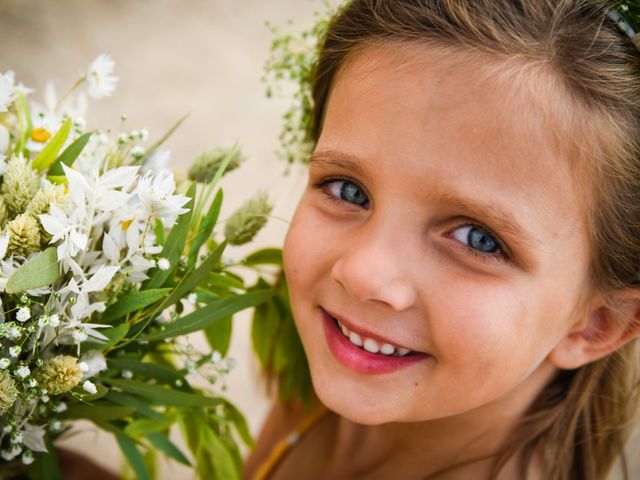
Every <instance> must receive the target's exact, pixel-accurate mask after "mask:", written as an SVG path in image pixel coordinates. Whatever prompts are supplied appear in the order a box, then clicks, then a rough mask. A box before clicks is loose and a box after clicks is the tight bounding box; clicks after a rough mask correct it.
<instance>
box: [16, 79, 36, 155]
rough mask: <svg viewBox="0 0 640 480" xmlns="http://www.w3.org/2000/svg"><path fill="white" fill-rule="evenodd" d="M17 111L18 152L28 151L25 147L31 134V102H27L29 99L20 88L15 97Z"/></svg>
mask: <svg viewBox="0 0 640 480" xmlns="http://www.w3.org/2000/svg"><path fill="white" fill-rule="evenodd" d="M15 106H16V112H17V114H18V128H19V132H20V135H19V136H18V141H17V142H16V148H15V152H16V153H23V152H24V153H26V152H25V147H26V146H27V141H28V140H29V137H30V136H31V130H32V128H33V127H32V125H31V112H30V111H29V104H28V103H27V99H26V98H24V94H23V93H22V92H21V91H20V90H18V91H17V92H16V99H15Z"/></svg>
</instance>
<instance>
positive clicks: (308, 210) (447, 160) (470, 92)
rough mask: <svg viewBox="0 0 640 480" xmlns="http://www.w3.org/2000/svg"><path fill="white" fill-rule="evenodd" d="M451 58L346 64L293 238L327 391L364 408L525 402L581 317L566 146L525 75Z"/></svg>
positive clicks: (446, 410) (296, 292) (501, 408)
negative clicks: (482, 72)
mask: <svg viewBox="0 0 640 480" xmlns="http://www.w3.org/2000/svg"><path fill="white" fill-rule="evenodd" d="M443 59H444V57H443V56H442V55H441V54H440V52H438V51H436V50H434V49H433V48H431V47H426V46H413V45H408V46H405V47H402V48H399V47H398V46H396V47H395V48H394V47H391V46H390V47H384V48H382V47H376V48H373V47H369V48H368V49H364V50H363V51H361V52H360V53H358V54H357V55H355V56H354V57H352V58H351V59H350V61H349V62H347V63H346V64H345V65H344V66H343V68H342V70H341V71H340V72H339V74H338V76H337V78H336V79H335V82H334V85H333V88H332V91H331V95H330V98H329V101H328V105H327V109H326V114H325V119H324V126H323V129H322V135H321V137H320V139H319V142H318V145H317V148H316V151H315V153H314V154H313V156H312V159H311V162H310V165H309V183H308V186H307V189H306V191H305V193H304V195H303V197H302V199H301V201H300V204H299V206H298V209H297V211H296V214H295V216H294V219H293V221H292V223H291V227H290V229H289V232H288V235H287V239H286V242H285V271H286V275H287V279H288V282H289V288H290V296H291V303H292V308H293V313H294V316H295V319H296V323H297V326H298V329H299V332H300V336H301V338H302V342H303V344H304V347H305V350H306V352H307V355H308V357H309V363H310V368H311V373H312V377H313V383H314V387H315V389H316V392H317V394H318V395H319V397H320V399H321V400H322V401H323V402H324V403H325V404H326V405H327V406H328V407H329V408H331V409H333V410H335V411H336V412H338V413H340V414H341V415H343V416H345V417H347V418H350V419H352V420H354V421H357V422H360V423H365V424H379V423H386V422H391V421H421V420H429V419H435V418H442V417H447V416H451V415H456V414H461V413H463V412H481V413H482V416H483V417H484V416H485V414H486V413H488V412H489V411H493V412H494V413H496V414H500V415H507V416H508V415H509V414H510V413H511V412H521V411H522V409H524V408H526V406H527V404H528V403H529V402H530V401H531V400H532V399H533V398H534V397H535V395H536V394H537V392H538V391H539V390H540V389H541V388H542V387H543V385H544V384H545V383H546V382H547V381H548V380H549V379H550V377H551V376H552V375H553V373H554V372H555V367H554V365H553V361H552V359H551V358H550V357H553V355H551V356H550V353H551V352H552V351H553V350H554V347H555V346H556V345H557V344H558V342H559V341H560V340H561V339H562V338H564V337H565V336H567V335H568V334H570V332H572V331H573V330H575V329H576V326H577V324H578V323H579V322H580V321H581V320H582V319H583V318H584V317H585V312H584V311H583V310H584V309H583V308H582V307H580V306H581V305H583V302H582V299H583V297H582V293H583V292H584V291H585V288H586V285H587V283H588V282H587V272H588V263H589V245H588V236H587V229H586V222H585V218H586V212H585V207H584V202H583V199H582V198H581V196H580V194H579V189H578V188H576V186H575V185H574V184H575V180H574V175H573V174H572V171H571V169H570V162H569V161H568V159H566V158H561V157H560V156H559V154H558V153H556V150H555V149H554V144H553V141H552V138H551V135H550V132H549V127H548V126H547V124H545V123H544V122H543V119H542V116H541V114H540V113H539V112H538V110H537V109H536V107H535V104H536V103H535V102H534V101H533V100H532V96H531V95H529V94H528V92H527V91H525V90H524V89H522V90H521V91H516V90H515V88H516V86H514V85H513V84H507V83H506V82H502V83H499V82H495V81H490V80H484V81H480V80H479V76H478V75H476V74H475V73H476V71H475V70H474V68H469V67H468V66H467V67H463V66H460V65H457V66H455V65H453V64H452V62H450V61H449V62H447V61H446V59H444V60H443ZM481 66H482V65H481ZM486 66H488V64H487V65H486ZM484 78H487V77H484ZM507 99H508V100H507ZM338 320H339V321H340V323H338ZM340 324H341V325H340ZM347 337H349V338H347ZM357 344H362V347H360V346H358V345H357ZM365 349H366V350H365ZM367 350H368V351H367ZM407 350H409V351H410V353H408V354H406V352H407ZM376 351H378V353H370V352H376ZM405 354H406V355H405ZM491 409H492V410H491ZM494 417H495V416H494Z"/></svg>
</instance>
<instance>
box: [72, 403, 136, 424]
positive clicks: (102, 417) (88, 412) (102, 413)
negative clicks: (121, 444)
mask: <svg viewBox="0 0 640 480" xmlns="http://www.w3.org/2000/svg"><path fill="white" fill-rule="evenodd" d="M135 412H136V411H135V409H133V408H131V407H122V406H101V405H87V404H84V403H79V404H77V405H73V406H71V407H69V408H68V410H66V411H65V412H64V413H62V414H61V416H62V418H74V419H76V418H80V419H87V420H92V421H102V422H104V421H107V420H118V419H121V418H124V417H128V416H130V415H133V414H134V413H135Z"/></svg>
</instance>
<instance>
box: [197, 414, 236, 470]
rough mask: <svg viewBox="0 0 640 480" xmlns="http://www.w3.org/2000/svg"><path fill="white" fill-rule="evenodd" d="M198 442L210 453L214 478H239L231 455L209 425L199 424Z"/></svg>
mask: <svg viewBox="0 0 640 480" xmlns="http://www.w3.org/2000/svg"><path fill="white" fill-rule="evenodd" d="M200 444H201V445H202V446H203V447H204V448H205V449H206V450H207V451H208V452H209V453H210V454H211V461H212V463H213V468H214V470H215V473H216V478H224V479H225V480H232V479H238V480H240V478H241V477H240V472H239V471H238V469H237V467H236V463H235V461H234V458H233V455H232V454H231V452H229V449H228V448H227V446H226V445H225V444H224V443H223V442H222V440H220V437H218V435H216V433H215V432H214V431H213V429H212V428H211V427H209V425H207V424H206V423H203V424H201V426H200Z"/></svg>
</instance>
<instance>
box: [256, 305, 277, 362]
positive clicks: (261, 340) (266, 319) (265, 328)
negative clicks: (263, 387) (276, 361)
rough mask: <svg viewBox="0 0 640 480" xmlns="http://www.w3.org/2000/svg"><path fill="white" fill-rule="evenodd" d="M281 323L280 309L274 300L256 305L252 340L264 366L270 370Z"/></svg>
mask: <svg viewBox="0 0 640 480" xmlns="http://www.w3.org/2000/svg"><path fill="white" fill-rule="evenodd" d="M280 324H281V317H280V310H279V309H278V307H277V306H276V305H275V304H274V303H273V302H266V303H263V304H262V305H259V306H258V307H256V309H255V312H254V314H253V320H252V322H251V340H252V343H253V350H254V351H255V352H256V355H257V357H258V360H259V361H260V364H261V365H262V368H264V369H266V370H268V371H272V368H273V366H272V363H273V351H274V345H275V344H276V342H277V340H278V330H279V328H280Z"/></svg>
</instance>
